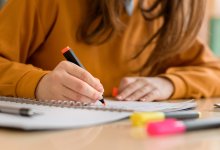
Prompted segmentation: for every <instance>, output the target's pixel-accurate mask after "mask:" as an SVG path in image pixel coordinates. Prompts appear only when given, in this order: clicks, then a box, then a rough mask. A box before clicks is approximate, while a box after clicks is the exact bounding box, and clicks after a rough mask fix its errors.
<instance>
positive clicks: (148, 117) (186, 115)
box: [130, 111, 201, 126]
mask: <svg viewBox="0 0 220 150" xmlns="http://www.w3.org/2000/svg"><path fill="white" fill-rule="evenodd" d="M200 116H201V113H200V112H198V111H178V112H135V113H133V114H132V115H131V117H130V120H131V122H132V125H133V126H143V125H146V124H147V123H149V122H154V121H161V120H164V119H166V118H175V119H196V118H199V117H200Z"/></svg>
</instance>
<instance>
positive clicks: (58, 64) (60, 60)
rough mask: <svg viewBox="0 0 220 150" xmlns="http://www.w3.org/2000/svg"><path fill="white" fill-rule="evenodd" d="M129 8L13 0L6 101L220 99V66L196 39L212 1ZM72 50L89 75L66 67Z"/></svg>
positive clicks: (5, 49)
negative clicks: (114, 97)
mask: <svg viewBox="0 0 220 150" xmlns="http://www.w3.org/2000/svg"><path fill="white" fill-rule="evenodd" d="M128 2H129V1H127V0H19V1H18V0H8V2H7V3H6V5H5V6H4V8H3V9H2V11H1V13H0V95H3V96H16V97H28V98H38V99H61V100H76V101H83V102H95V101H96V100H98V99H100V98H101V97H102V94H103V92H104V89H105V92H104V95H105V96H111V91H112V88H113V87H115V86H118V87H119V95H118V96H117V99H119V100H132V101H134V100H143V101H153V100H166V99H179V98H202V97H216V96H220V78H219V77H220V62H219V60H218V59H217V58H215V57H214V56H213V54H212V53H211V51H210V50H209V48H207V46H206V45H204V44H202V43H201V42H200V41H199V40H198V39H196V36H197V33H198V31H199V29H200V26H201V24H202V20H203V16H204V9H205V0H193V1H192V0H173V1H170V0H139V1H138V0H134V1H130V4H128ZM132 4H133V5H132ZM126 6H130V7H126ZM126 8H130V9H126ZM132 8H133V11H132ZM126 10H127V11H126ZM128 10H129V11H128ZM66 46H70V47H71V48H72V49H73V50H74V52H75V53H76V55H77V56H78V58H79V59H80V60H81V62H82V64H83V65H84V66H85V68H86V69H87V70H88V71H86V70H84V69H82V68H80V67H78V66H77V65H74V64H72V63H70V62H67V61H65V58H64V57H63V56H62V54H61V52H60V51H61V49H63V48H64V47H66ZM100 81H101V82H100Z"/></svg>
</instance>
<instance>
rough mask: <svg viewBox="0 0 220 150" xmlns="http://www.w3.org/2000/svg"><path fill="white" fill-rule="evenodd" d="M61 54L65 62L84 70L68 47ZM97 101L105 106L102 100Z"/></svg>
mask: <svg viewBox="0 0 220 150" xmlns="http://www.w3.org/2000/svg"><path fill="white" fill-rule="evenodd" d="M61 52H62V54H63V56H64V57H65V58H66V60H68V61H70V62H72V63H74V64H76V65H78V66H80V67H82V68H83V69H85V67H84V66H83V65H82V64H81V62H80V61H79V59H78V58H77V57H76V55H75V54H74V52H73V50H72V49H71V48H70V47H68V46H67V47H66V48H64V49H62V50H61ZM99 101H100V102H101V103H102V104H103V105H104V106H105V101H104V98H103V99H101V100H99Z"/></svg>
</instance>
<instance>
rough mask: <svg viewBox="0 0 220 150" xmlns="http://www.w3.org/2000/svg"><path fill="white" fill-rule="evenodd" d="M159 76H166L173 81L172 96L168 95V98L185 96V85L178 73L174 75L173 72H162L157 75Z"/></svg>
mask: <svg viewBox="0 0 220 150" xmlns="http://www.w3.org/2000/svg"><path fill="white" fill-rule="evenodd" d="M159 77H163V78H166V79H168V80H170V81H171V82H172V83H173V86H174V92H173V94H172V96H171V97H170V99H181V98H184V97H186V95H187V87H186V84H185V82H184V80H183V79H182V78H181V77H179V76H178V75H174V74H162V75H159Z"/></svg>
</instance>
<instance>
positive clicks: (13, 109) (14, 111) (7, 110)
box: [0, 106, 38, 117]
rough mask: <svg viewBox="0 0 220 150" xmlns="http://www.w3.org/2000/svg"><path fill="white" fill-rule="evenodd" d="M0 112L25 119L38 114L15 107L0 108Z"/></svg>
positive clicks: (27, 109)
mask: <svg viewBox="0 0 220 150" xmlns="http://www.w3.org/2000/svg"><path fill="white" fill-rule="evenodd" d="M0 112H1V113H7V114H13V115H20V116H25V117H31V116H33V115H37V114H38V113H36V112H34V111H33V110H32V109H29V108H17V107H12V106H0Z"/></svg>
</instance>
